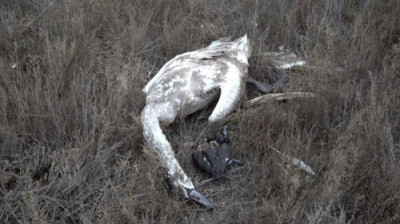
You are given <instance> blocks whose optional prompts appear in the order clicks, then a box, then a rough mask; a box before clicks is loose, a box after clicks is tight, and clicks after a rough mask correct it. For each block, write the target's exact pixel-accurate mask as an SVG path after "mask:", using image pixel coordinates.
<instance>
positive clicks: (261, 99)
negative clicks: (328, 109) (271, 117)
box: [247, 92, 315, 106]
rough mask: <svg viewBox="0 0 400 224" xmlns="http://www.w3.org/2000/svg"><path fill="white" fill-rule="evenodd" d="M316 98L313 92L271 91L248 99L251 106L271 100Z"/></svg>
mask: <svg viewBox="0 0 400 224" xmlns="http://www.w3.org/2000/svg"><path fill="white" fill-rule="evenodd" d="M308 98H315V95H314V94H313V93H309V92H290V93H271V94H268V95H262V96H259V97H256V98H254V99H252V100H249V101H247V104H249V105H250V106H252V105H255V104H260V103H265V102H270V101H282V100H291V99H308Z"/></svg>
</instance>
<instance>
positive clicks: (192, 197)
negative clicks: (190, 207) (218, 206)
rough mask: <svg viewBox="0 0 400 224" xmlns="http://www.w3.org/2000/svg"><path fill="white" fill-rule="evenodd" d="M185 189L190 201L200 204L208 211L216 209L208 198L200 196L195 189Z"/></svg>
mask: <svg viewBox="0 0 400 224" xmlns="http://www.w3.org/2000/svg"><path fill="white" fill-rule="evenodd" d="M184 188H185V190H186V192H187V195H188V197H189V199H190V200H192V201H195V202H197V203H199V204H200V205H202V206H204V207H205V208H206V209H207V210H210V209H213V208H214V205H213V204H212V203H211V202H210V201H209V200H208V199H207V198H206V197H204V196H203V195H202V194H200V193H199V192H198V191H196V190H195V189H189V188H186V187H184Z"/></svg>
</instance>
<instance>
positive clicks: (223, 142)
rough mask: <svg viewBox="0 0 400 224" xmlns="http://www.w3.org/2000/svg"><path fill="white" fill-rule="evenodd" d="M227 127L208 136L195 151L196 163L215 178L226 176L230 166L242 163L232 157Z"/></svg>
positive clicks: (194, 158) (194, 159)
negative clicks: (219, 132) (216, 133)
mask: <svg viewBox="0 0 400 224" xmlns="http://www.w3.org/2000/svg"><path fill="white" fill-rule="evenodd" d="M227 129H228V126H225V127H224V128H223V129H222V131H221V134H219V135H216V136H212V137H210V138H207V139H206V143H204V144H201V145H199V147H198V148H197V149H196V151H195V152H194V153H193V161H194V163H195V165H196V166H197V167H198V168H199V169H201V170H203V171H205V172H207V173H209V174H211V175H212V176H213V177H215V178H220V177H224V176H225V174H226V170H227V168H228V167H229V166H231V165H236V164H237V165H241V164H242V162H240V161H239V160H237V159H234V158H232V154H231V149H230V146H229V138H228V130H227Z"/></svg>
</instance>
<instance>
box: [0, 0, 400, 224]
mask: <svg viewBox="0 0 400 224" xmlns="http://www.w3.org/2000/svg"><path fill="white" fill-rule="evenodd" d="M399 15H400V4H399V2H398V0H381V1H374V0H337V1H315V0H301V1H300V0H299V1H297V0H296V1H291V0H270V1H258V0H255V1H230V0H221V1H220V0H218V1H217V0H215V1H205V0H200V1H190V0H165V1H161V0H133V1H128V0H116V1H113V0H82V1H78V0H60V1H55V0H53V1H52V0H38V1H31V0H19V1H13V0H9V1H2V3H1V5H0V149H1V151H0V169H1V171H0V222H1V223H397V222H399V220H400V191H399V189H400V175H399V174H400V141H399V139H400V101H399V99H400V39H399V38H400V16H399ZM245 33H248V34H249V36H250V38H251V40H252V43H253V57H252V59H251V64H250V72H251V75H252V76H253V77H254V78H255V79H258V80H264V81H267V80H269V81H273V80H274V78H275V76H273V75H271V74H273V71H272V70H271V69H269V67H268V65H267V59H266V58H265V57H263V56H262V55H263V54H264V53H265V52H267V51H272V50H276V49H277V47H278V46H280V45H284V46H286V47H289V48H291V49H293V50H295V51H296V53H297V54H299V55H302V56H303V57H304V58H305V59H306V60H307V61H308V62H309V63H310V67H308V68H307V69H304V70H300V71H299V70H297V71H290V72H288V74H289V77H290V81H289V82H288V83H287V84H286V85H285V86H284V87H283V91H285V92H287V91H309V92H313V93H314V94H316V95H318V96H319V97H318V98H317V99H307V100H298V101H297V100H296V101H289V102H285V103H267V104H265V105H262V106H258V107H253V106H252V107H249V106H247V105H246V104H245V102H246V100H247V99H250V98H251V97H253V96H255V95H256V94H258V93H257V91H255V90H254V88H253V87H251V86H248V90H247V96H245V97H244V99H243V101H242V104H241V105H239V106H238V109H237V110H236V111H235V112H234V113H233V114H232V115H230V116H229V117H228V119H227V120H226V122H227V123H228V124H229V125H230V131H231V132H230V133H231V138H232V143H233V146H232V147H233V151H234V154H235V155H236V157H238V158H241V159H242V160H243V161H245V162H246V164H247V165H246V166H245V167H244V168H239V169H234V170H231V171H230V172H229V175H230V176H229V178H228V179H226V180H222V181H216V182H208V183H205V184H203V185H202V186H199V187H198V189H199V191H201V192H202V193H204V194H205V195H207V196H208V198H209V199H211V200H212V201H213V202H214V203H215V204H216V205H217V207H216V209H214V211H212V212H205V211H201V209H199V208H198V207H197V206H196V205H193V204H191V203H189V202H186V201H185V200H182V199H180V198H179V197H177V196H176V195H174V194H170V193H168V191H167V190H166V184H165V182H164V179H163V172H164V170H163V168H162V167H160V165H159V163H158V162H157V159H156V158H155V157H154V156H153V155H152V154H151V153H150V152H149V150H148V149H147V147H146V146H145V144H144V142H143V138H142V133H141V125H140V120H139V117H140V116H139V115H140V112H141V109H142V108H143V105H144V95H143V94H142V92H141V89H142V88H143V87H144V85H145V83H146V82H147V81H148V80H149V79H150V78H151V77H152V76H153V75H154V74H155V73H156V72H157V71H158V69H159V68H160V67H161V66H162V65H163V63H165V62H166V61H168V60H169V59H171V58H172V57H173V56H175V55H177V54H180V53H183V52H187V51H190V50H194V49H198V48H200V47H203V46H206V45H208V44H209V43H210V42H211V41H213V40H215V39H218V38H220V37H225V36H233V37H235V38H236V37H239V36H242V35H243V34H245ZM338 68H340V69H338ZM265 75H266V77H267V78H265ZM209 112H210V111H209V110H205V111H203V112H202V113H198V114H196V115H194V116H191V117H189V118H188V119H186V120H182V121H177V122H176V123H174V124H173V125H172V126H170V127H165V128H164V129H165V133H167V135H168V138H169V140H170V141H171V144H172V145H173V147H174V149H175V150H176V155H177V157H178V159H179V161H181V164H182V166H183V167H184V168H185V170H186V171H187V172H188V174H189V176H191V177H192V178H193V180H194V182H195V184H199V183H200V182H202V181H204V180H205V179H207V178H208V177H207V176H205V175H204V174H202V173H200V172H199V171H198V170H196V169H195V168H194V166H193V164H192V161H191V152H192V150H193V142H194V141H195V140H196V139H197V138H198V137H199V135H200V133H202V131H203V130H204V128H205V126H206V124H207V120H206V119H204V117H207V116H208V115H209ZM215 130H217V129H215ZM271 147H274V148H276V149H279V150H280V151H281V152H283V153H284V154H287V155H290V156H294V157H296V158H299V159H301V160H303V161H305V162H306V163H307V164H309V165H310V166H311V167H313V169H314V170H316V171H317V172H318V174H319V177H318V178H317V179H316V180H314V181H311V182H310V181H304V179H306V178H302V177H304V175H303V176H302V175H298V176H299V178H300V179H298V181H297V182H296V183H294V182H293V181H292V176H293V175H295V174H292V173H293V172H294V171H293V172H289V174H287V175H285V173H284V172H283V170H282V165H283V162H282V161H281V160H280V159H279V155H277V154H276V153H274V151H273V150H271ZM296 175H297V174H296Z"/></svg>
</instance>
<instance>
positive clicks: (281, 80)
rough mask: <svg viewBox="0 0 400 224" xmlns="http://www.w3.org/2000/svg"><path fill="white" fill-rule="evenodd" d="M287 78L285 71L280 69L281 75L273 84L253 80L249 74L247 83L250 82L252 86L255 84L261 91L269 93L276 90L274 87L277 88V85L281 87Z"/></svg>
mask: <svg viewBox="0 0 400 224" xmlns="http://www.w3.org/2000/svg"><path fill="white" fill-rule="evenodd" d="M287 78H288V75H287V74H286V72H284V71H282V76H281V78H279V80H278V81H276V82H275V83H274V84H272V85H271V84H267V85H265V84H263V83H261V82H258V81H256V80H254V79H253V78H251V77H250V76H249V77H248V78H247V83H249V84H252V85H254V86H256V87H257V88H258V89H259V90H260V91H261V92H263V93H265V94H269V93H273V92H275V91H276V89H278V88H279V87H281V86H282V85H283V83H285V82H286V80H287Z"/></svg>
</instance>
